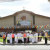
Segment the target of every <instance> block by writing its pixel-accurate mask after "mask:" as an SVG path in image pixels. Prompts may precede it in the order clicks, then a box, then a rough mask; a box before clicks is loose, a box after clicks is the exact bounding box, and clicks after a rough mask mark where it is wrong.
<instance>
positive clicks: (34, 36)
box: [3, 31, 38, 44]
mask: <svg viewBox="0 0 50 50" xmlns="http://www.w3.org/2000/svg"><path fill="white" fill-rule="evenodd" d="M6 39H7V43H10V44H14V43H30V42H32V43H37V42H38V33H37V32H32V33H30V32H25V31H21V32H15V33H14V32H12V33H11V32H8V33H7V34H6V35H5V34H3V43H5V42H6Z"/></svg>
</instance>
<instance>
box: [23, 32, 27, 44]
mask: <svg viewBox="0 0 50 50" xmlns="http://www.w3.org/2000/svg"><path fill="white" fill-rule="evenodd" d="M23 38H24V44H25V43H26V38H27V34H26V32H24V34H23Z"/></svg>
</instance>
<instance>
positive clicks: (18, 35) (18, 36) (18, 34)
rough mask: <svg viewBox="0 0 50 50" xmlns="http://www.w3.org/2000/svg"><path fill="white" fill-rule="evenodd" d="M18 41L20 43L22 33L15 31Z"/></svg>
mask: <svg viewBox="0 0 50 50" xmlns="http://www.w3.org/2000/svg"><path fill="white" fill-rule="evenodd" d="M17 38H18V43H22V33H20V32H18V33H17Z"/></svg>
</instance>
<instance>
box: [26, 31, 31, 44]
mask: <svg viewBox="0 0 50 50" xmlns="http://www.w3.org/2000/svg"><path fill="white" fill-rule="evenodd" d="M29 35H30V33H29V32H27V43H29Z"/></svg>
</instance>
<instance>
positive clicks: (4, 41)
mask: <svg viewBox="0 0 50 50" xmlns="http://www.w3.org/2000/svg"><path fill="white" fill-rule="evenodd" d="M3 44H6V35H5V33H4V34H3Z"/></svg>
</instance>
